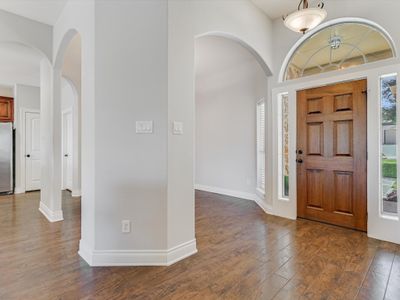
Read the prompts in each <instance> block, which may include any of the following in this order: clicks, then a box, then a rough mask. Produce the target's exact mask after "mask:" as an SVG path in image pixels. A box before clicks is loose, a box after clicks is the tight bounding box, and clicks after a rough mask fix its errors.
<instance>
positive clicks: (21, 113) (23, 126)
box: [15, 107, 40, 193]
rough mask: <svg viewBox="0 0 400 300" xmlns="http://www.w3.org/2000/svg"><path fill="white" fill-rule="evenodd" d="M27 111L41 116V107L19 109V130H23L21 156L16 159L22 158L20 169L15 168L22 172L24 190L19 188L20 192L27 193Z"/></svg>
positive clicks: (21, 178)
mask: <svg viewBox="0 0 400 300" xmlns="http://www.w3.org/2000/svg"><path fill="white" fill-rule="evenodd" d="M26 113H37V114H39V116H40V110H39V109H33V108H25V107H22V108H20V111H19V116H20V120H21V121H20V125H21V126H19V127H18V128H17V130H20V131H21V140H20V147H21V148H20V156H19V158H18V157H16V159H19V160H20V169H19V170H15V172H20V180H21V188H22V190H18V191H17V192H18V193H25V192H26V160H25V155H26V153H25V152H26V148H25V146H26V122H25V115H26Z"/></svg>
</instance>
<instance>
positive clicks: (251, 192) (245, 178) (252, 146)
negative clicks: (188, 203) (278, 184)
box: [194, 33, 270, 200]
mask: <svg viewBox="0 0 400 300" xmlns="http://www.w3.org/2000/svg"><path fill="white" fill-rule="evenodd" d="M269 75H270V71H269V68H268V66H267V65H266V64H265V62H264V60H263V59H262V58H261V57H260V55H259V54H258V53H257V52H256V51H255V50H254V49H253V48H252V47H251V46H249V45H248V44H246V43H245V42H243V41H241V40H240V39H238V38H235V37H232V36H230V35H226V34H215V33H212V34H206V35H201V36H198V37H197V38H196V39H195V81H194V82H195V189H196V190H200V191H206V192H207V191H208V192H216V193H220V194H226V195H230V196H237V197H239V198H246V199H251V200H256V198H257V197H259V198H260V199H263V198H264V190H265V138H266V131H265V128H266V126H265V110H266V109H265V99H267V95H268V90H267V87H268V76H269ZM196 197H197V198H198V197H200V198H201V197H202V196H201V192H200V194H197V196H196Z"/></svg>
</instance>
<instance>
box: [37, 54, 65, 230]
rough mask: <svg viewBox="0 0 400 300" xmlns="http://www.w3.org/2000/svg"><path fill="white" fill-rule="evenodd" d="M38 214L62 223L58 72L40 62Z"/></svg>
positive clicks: (59, 75)
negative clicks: (39, 186)
mask: <svg viewBox="0 0 400 300" xmlns="http://www.w3.org/2000/svg"><path fill="white" fill-rule="evenodd" d="M40 89H41V94H40V150H41V151H40V155H41V161H40V162H41V194H40V207H39V210H40V212H41V213H42V214H43V215H44V216H45V217H46V218H47V219H48V220H49V221H50V222H57V221H62V220H63V213H62V208H61V134H60V133H61V72H60V71H59V70H53V68H52V66H51V65H50V63H49V62H48V61H47V60H45V59H43V60H42V62H41V64H40Z"/></svg>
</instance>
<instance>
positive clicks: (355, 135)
mask: <svg viewBox="0 0 400 300" xmlns="http://www.w3.org/2000/svg"><path fill="white" fill-rule="evenodd" d="M366 89H367V82H366V80H360V81H353V82H346V83H340V84H336V85H332V86H326V87H320V88H314V89H309V90H304V91H299V92H298V93H297V160H296V161H297V199H298V200H297V201H298V203H297V213H298V216H299V217H301V218H306V219H311V220H315V221H321V222H326V223H330V224H335V225H339V226H344V227H348V228H353V229H358V230H362V231H366V230H367V193H366V192H367V128H366V127H367V121H366V118H367V109H366V105H367V101H366Z"/></svg>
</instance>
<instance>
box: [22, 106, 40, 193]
mask: <svg viewBox="0 0 400 300" xmlns="http://www.w3.org/2000/svg"><path fill="white" fill-rule="evenodd" d="M24 117H25V168H26V169H25V190H26V191H36V190H40V173H41V168H40V114H39V113H38V112H25V115H24Z"/></svg>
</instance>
